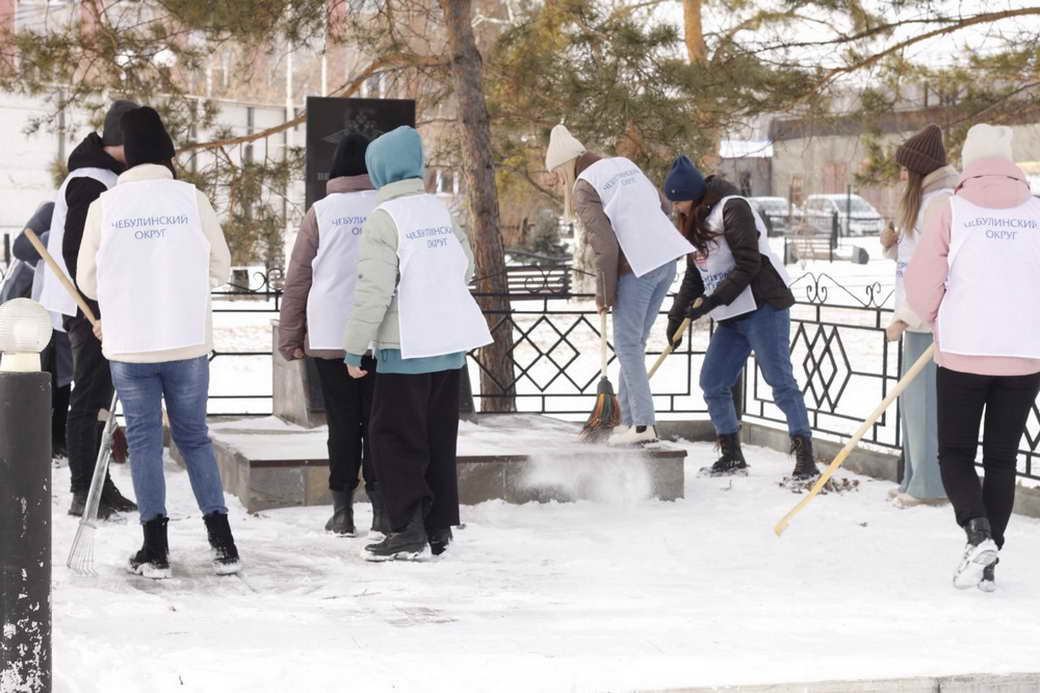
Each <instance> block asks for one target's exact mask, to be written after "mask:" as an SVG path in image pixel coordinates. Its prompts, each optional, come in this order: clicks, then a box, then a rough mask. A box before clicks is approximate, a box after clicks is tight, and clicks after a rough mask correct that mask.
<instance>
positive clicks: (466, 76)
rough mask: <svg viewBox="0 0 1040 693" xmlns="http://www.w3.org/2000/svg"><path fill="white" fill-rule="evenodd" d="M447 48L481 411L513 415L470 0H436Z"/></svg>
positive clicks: (505, 289) (494, 196)
mask: <svg viewBox="0 0 1040 693" xmlns="http://www.w3.org/2000/svg"><path fill="white" fill-rule="evenodd" d="M440 5H441V8H442V9H443V11H444V23H445V26H446V28H447V30H448V41H449V47H450V49H451V72H452V79H453V81H454V85H455V98H456V100H457V101H458V109H459V120H460V121H461V122H462V130H461V132H460V135H461V139H462V161H463V164H462V171H463V175H464V176H465V181H466V198H467V202H468V203H469V217H470V220H471V226H472V233H471V239H472V241H473V243H474V254H475V256H476V264H477V277H478V279H477V292H478V293H480V294H493V295H491V296H484V297H482V298H481V299H480V305H481V308H483V310H484V311H485V313H490V314H489V315H488V322H489V326H490V327H491V334H492V336H493V337H494V338H495V342H494V344H490V345H488V346H486V347H483V348H482V349H481V350H480V361H481V363H482V364H483V370H482V371H481V373H480V393H481V411H485V412H488V411H495V412H501V411H516V387H515V386H514V384H513V378H514V375H513V359H512V353H513V322H512V318H511V315H510V313H511V308H510V303H509V298H508V293H509V283H508V281H507V278H506V273H505V272H506V266H505V253H504V252H503V249H502V235H501V232H500V230H499V209H498V193H497V190H496V188H495V168H494V162H493V160H492V156H491V119H490V117H489V116H488V110H487V102H486V101H485V99H484V84H483V77H482V74H481V72H482V67H483V60H482V58H481V56H480V52H479V51H478V50H477V41H476V38H475V37H474V35H473V24H472V0H440Z"/></svg>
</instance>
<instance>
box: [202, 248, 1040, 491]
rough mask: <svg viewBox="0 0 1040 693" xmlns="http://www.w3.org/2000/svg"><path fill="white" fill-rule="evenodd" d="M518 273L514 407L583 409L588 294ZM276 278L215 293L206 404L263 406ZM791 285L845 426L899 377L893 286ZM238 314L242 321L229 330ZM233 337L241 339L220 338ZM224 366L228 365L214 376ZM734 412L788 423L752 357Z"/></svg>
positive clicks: (807, 340)
mask: <svg viewBox="0 0 1040 693" xmlns="http://www.w3.org/2000/svg"><path fill="white" fill-rule="evenodd" d="M511 271H514V270H512V268H511ZM515 271H516V272H517V275H516V277H515V278H514V277H511V278H510V289H511V293H510V299H511V304H512V307H511V310H509V311H508V312H507V311H499V312H497V313H494V312H492V313H489V314H488V317H489V318H491V323H492V324H497V323H504V324H508V325H509V327H510V328H511V329H512V331H513V337H514V349H513V361H514V365H515V368H514V373H513V383H512V384H513V385H514V387H515V389H516V393H517V394H516V401H517V408H518V409H519V410H520V411H527V412H538V413H545V414H552V415H556V416H562V417H571V418H577V417H584V416H585V415H587V414H588V412H589V411H590V410H591V408H592V406H593V402H594V399H595V395H596V384H597V382H598V379H599V346H598V345H599V319H598V316H597V313H596V309H595V305H594V302H593V300H592V299H593V297H592V296H590V295H586V294H572V293H570V291H569V287H570V285H571V284H570V279H569V277H568V276H567V273H568V272H569V270H568V269H566V268H564V267H560V266H555V267H553V266H549V267H546V266H536V265H526V266H524V267H522V268H517V269H516V270H515ZM281 279H282V275H281V272H280V271H279V270H273V271H271V272H269V273H267V274H263V273H254V274H253V275H252V276H251V277H249V278H248V279H247V280H245V281H243V280H242V279H241V278H239V281H238V283H237V285H232V286H230V287H228V288H227V289H225V290H221V291H216V292H214V294H213V301H214V312H215V313H216V316H215V319H214V325H215V328H216V331H217V335H216V336H215V342H216V347H217V350H216V351H215V352H214V354H213V356H212V363H213V365H214V373H215V377H214V380H213V386H212V389H211V391H212V395H211V400H212V403H211V414H269V413H270V412H271V394H270V374H271V364H270V359H271V351H272V345H271V342H270V340H271V336H270V329H269V319H273V318H275V317H277V312H278V310H279V307H280V298H281ZM792 290H793V291H794V292H795V297H796V299H797V304H796V305H795V306H794V308H792V312H791V328H792V329H791V351H792V357H793V360H794V364H795V376H796V377H797V378H798V380H799V382H800V383H802V386H803V391H804V393H805V398H806V406H807V408H808V410H809V414H810V420H811V422H812V424H813V428H814V429H815V430H816V431H818V432H820V433H823V434H831V435H837V436H847V435H849V434H850V433H851V432H852V431H853V430H855V428H857V427H858V425H859V423H860V422H862V420H863V419H864V418H865V417H866V416H867V415H868V414H869V413H870V412H871V411H872V410H873V409H874V407H875V406H876V404H877V403H878V402H879V401H881V399H882V398H884V396H885V395H886V394H887V393H888V392H889V391H890V390H891V388H892V387H893V386H894V385H895V383H896V382H897V381H898V380H899V374H900V370H901V367H902V362H901V358H900V348H899V345H898V344H892V343H888V342H887V341H886V340H885V333H884V328H885V327H886V326H887V324H888V322H889V320H890V316H891V312H892V311H891V309H890V308H887V307H885V306H886V304H887V303H889V302H890V300H891V294H890V292H886V291H884V290H883V289H882V287H881V285H880V284H872V285H868V286H866V287H863V288H861V289H860V290H859V291H858V292H857V291H853V290H851V289H849V288H846V287H844V286H842V285H841V284H840V283H839V282H838V281H836V280H835V279H834V278H832V277H831V276H829V275H827V274H805V275H803V276H801V277H799V278H798V279H796V280H795V282H794V284H793V286H792ZM670 304H671V301H670V300H669V301H666V303H665V305H664V307H663V310H662V315H661V318H660V319H659V321H658V324H657V325H656V326H655V329H654V332H653V333H652V335H651V341H650V344H649V349H648V359H647V361H648V363H650V362H652V358H654V357H656V355H657V354H659V353H660V352H661V349H662V348H663V347H664V346H665V343H664V339H665V337H664V328H665V324H666V320H665V317H664V311H666V310H667V308H668V307H669V306H670ZM236 323H237V324H239V325H245V326H246V327H233V328H227V325H228V324H236ZM225 329H227V331H225ZM712 329H713V325H705V326H698V327H696V328H694V329H691V331H690V333H689V334H687V335H686V336H685V338H684V341H683V344H682V346H681V347H680V349H678V350H677V351H676V352H675V353H674V354H673V355H672V356H671V357H670V358H669V359H668V361H667V362H666V363H665V365H664V366H663V367H662V369H661V371H659V373H658V374H657V375H656V376H655V378H654V381H653V382H652V388H653V392H654V398H655V405H656V409H657V412H658V414H659V416H661V418H688V417H690V416H691V415H698V416H706V415H707V409H706V407H705V405H704V401H703V399H702V398H701V394H700V388H699V387H698V384H697V378H698V375H699V373H700V367H701V363H702V360H703V358H704V352H705V349H706V348H707V344H708V340H709V338H710V334H711V330H712ZM250 331H251V332H252V333H253V337H252V338H251V339H248V338H245V337H243V332H245V333H248V332H250ZM247 336H248V335H247ZM225 337H227V338H226V339H225ZM264 339H266V342H264V341H262V340H264ZM236 342H238V343H239V344H240V345H242V346H243V347H244V348H231V347H230V346H228V345H231V346H234V344H235V343H236ZM249 360H253V362H252V365H251V366H248V367H246V366H242V367H238V366H236V365H235V364H236V363H245V362H247V361H249ZM611 363H612V367H611V377H612V379H613V382H614V383H615V384H616V383H617V369H616V364H614V361H613V359H612V362H611ZM482 368H483V366H482V364H481V362H480V355H479V353H478V352H475V353H473V354H471V355H470V360H469V374H470V378H471V382H472V386H473V390H474V392H473V396H474V398H475V400H478V401H479V400H480V398H481V393H480V388H479V385H480V374H481V370H482ZM221 369H224V370H228V371H230V375H227V376H226V377H221V376H219V371H221ZM897 406H898V405H897ZM478 410H479V404H478ZM740 410H741V412H742V415H743V416H744V417H746V418H748V419H750V420H759V421H763V422H770V423H772V424H779V425H783V423H784V417H783V414H782V412H780V410H779V409H778V408H777V407H776V405H775V404H774V403H773V401H772V393H771V391H770V388H769V386H768V384H767V383H766V382H765V380H764V378H763V377H762V374H761V371H760V370H759V369H758V368H757V367H756V365H755V360H754V357H753V356H752V357H751V358H750V359H749V364H748V368H747V369H746V370H745V376H744V387H743V396H742V400H741V402H740ZM865 440H866V441H867V442H869V443H872V444H875V445H879V446H883V447H886V448H891V449H898V448H899V447H900V424H899V415H898V409H897V407H893V408H892V409H890V410H889V411H888V412H887V413H886V414H885V415H884V416H883V417H882V418H881V419H880V420H879V421H878V423H877V424H876V425H875V426H874V427H873V428H872V430H871V432H870V433H869V434H868V435H867V436H866V438H865ZM1024 443H1025V444H1026V446H1027V447H1026V448H1025V449H1023V450H1022V451H1021V455H1020V460H1019V474H1020V475H1021V476H1023V477H1028V478H1032V479H1040V468H1038V467H1037V466H1036V464H1035V463H1034V460H1035V455H1036V454H1037V448H1038V446H1040V410H1038V409H1037V408H1035V407H1034V410H1033V413H1032V415H1031V416H1030V420H1029V427H1028V431H1027V434H1026V436H1025V439H1024Z"/></svg>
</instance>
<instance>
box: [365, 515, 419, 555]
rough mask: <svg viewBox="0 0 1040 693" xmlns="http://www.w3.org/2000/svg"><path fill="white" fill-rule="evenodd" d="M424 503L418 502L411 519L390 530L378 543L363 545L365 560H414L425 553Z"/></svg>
mask: <svg viewBox="0 0 1040 693" xmlns="http://www.w3.org/2000/svg"><path fill="white" fill-rule="evenodd" d="M425 507H426V504H425V503H419V504H418V505H417V506H416V508H415V512H414V513H413V514H412V519H410V520H409V521H408V524H407V525H405V526H404V527H403V528H401V529H400V530H398V531H396V532H391V533H390V536H388V537H387V538H386V539H384V540H383V541H381V542H379V543H378V544H369V545H368V546H366V547H365V560H369V561H393V560H404V561H416V560H420V559H421V558H422V557H423V554H425V553H426V546H427V537H426V527H425V525H424V521H425V515H426V512H425Z"/></svg>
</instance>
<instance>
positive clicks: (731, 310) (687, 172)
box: [664, 156, 819, 481]
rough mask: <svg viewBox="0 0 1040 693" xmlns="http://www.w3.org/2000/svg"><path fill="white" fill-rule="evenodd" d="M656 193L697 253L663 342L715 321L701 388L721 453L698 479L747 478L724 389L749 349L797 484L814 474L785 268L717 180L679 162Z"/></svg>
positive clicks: (744, 204)
mask: <svg viewBox="0 0 1040 693" xmlns="http://www.w3.org/2000/svg"><path fill="white" fill-rule="evenodd" d="M664 192H665V195H667V197H668V199H669V200H671V201H672V202H673V203H674V204H675V208H676V210H677V211H678V213H679V224H680V227H681V228H682V229H683V234H684V235H685V236H686V238H688V239H689V240H690V242H691V243H692V244H693V246H694V247H695V248H696V252H695V253H694V254H693V255H692V256H691V257H689V258H688V259H687V267H686V275H685V277H684V278H683V282H682V286H681V287H680V289H679V293H678V294H677V295H676V297H675V301H674V303H673V305H672V309H671V311H669V314H668V318H669V324H668V338H669V339H670V340H672V342H673V343H676V344H678V343H679V342H680V341H681V340H682V335H681V334H677V332H678V328H679V324H680V323H681V322H682V320H683V317H684V316H685V317H688V318H690V319H691V320H697V319H700V318H702V317H704V316H710V317H711V319H712V320H714V321H715V331H714V333H713V334H712V337H711V342H710V344H709V345H708V351H707V353H706V354H705V356H704V362H703V364H702V365H701V375H700V386H701V390H702V392H703V393H704V400H705V402H706V403H707V405H708V414H709V415H710V416H711V422H712V424H714V426H715V431H716V433H717V435H718V441H719V448H720V449H721V452H722V455H721V457H719V459H718V460H717V461H716V462H715V464H713V465H712V466H711V467H708V468H705V469H703V470H702V472H703V473H705V474H708V475H711V476H729V475H744V474H747V469H748V464H747V461H746V460H745V459H744V453H743V451H742V450H741V446H740V419H739V418H738V416H737V411H736V407H735V406H734V403H733V385H734V384H735V383H736V381H737V378H738V377H740V373H741V371H742V370H743V368H744V366H745V364H746V363H747V359H748V356H750V354H751V352H752V351H754V352H755V358H756V360H757V362H758V367H759V368H760V369H761V370H762V374H763V375H764V376H765V379H766V382H767V383H769V385H770V386H771V387H772V390H773V401H774V402H776V405H777V406H778V407H779V408H780V410H781V411H783V412H784V415H785V416H786V417H787V429H788V432H789V434H790V436H791V451H792V452H793V453H794V455H795V466H794V471H793V472H792V475H791V476H792V478H793V479H794V480H796V481H803V480H807V479H811V478H813V477H815V476H816V475H817V474H819V471H818V470H817V468H816V460H815V459H814V457H813V448H812V428H811V427H810V425H809V415H808V413H807V412H806V408H805V399H804V397H803V396H802V391H801V389H799V387H798V382H797V381H796V380H795V377H794V369H793V367H792V365H791V352H790V348H791V347H790V338H791V306H792V305H794V295H793V294H792V293H791V290H790V288H788V287H789V285H790V283H791V280H790V278H789V277H788V276H787V271H786V270H785V269H784V265H783V263H782V262H781V261H780V258H778V257H777V256H776V253H775V252H774V251H773V249H772V247H771V246H770V245H769V237H768V234H767V233H766V227H765V223H764V222H763V221H762V218H761V217H760V216H759V214H758V213H757V212H756V211H755V210H754V208H753V207H752V206H751V205H750V204H749V203H748V201H747V200H746V199H744V198H743V197H741V196H740V195H739V193H738V191H737V189H736V187H734V186H733V184H731V183H729V182H727V181H725V180H723V179H722V178H719V177H718V176H709V177H708V178H707V179H705V178H704V176H703V175H702V174H701V172H700V171H698V170H697V168H696V167H695V166H694V165H693V163H692V162H691V161H690V160H689V159H688V158H687V157H685V156H680V157H678V158H677V159H676V160H675V163H674V164H673V165H672V169H671V171H670V172H669V173H668V177H667V179H666V180H665V184H664ZM697 299H700V300H701V302H700V303H699V304H697ZM695 304H696V305H695Z"/></svg>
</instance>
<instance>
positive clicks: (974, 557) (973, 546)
mask: <svg viewBox="0 0 1040 693" xmlns="http://www.w3.org/2000/svg"><path fill="white" fill-rule="evenodd" d="M964 533H965V535H967V538H968V543H967V545H966V546H965V547H964V555H963V556H962V557H961V562H960V563H959V564H958V565H957V570H955V571H954V573H953V586H954V587H956V588H957V589H961V590H963V589H968V588H971V587H979V588H981V584H980V583H981V582H982V580H983V578H984V576H985V572H986V568H988V567H990V566H992V565H995V564H996V562H997V550H998V549H997V544H996V542H994V541H993V533H992V530H991V528H990V524H989V519H988V518H985V517H976V518H973V519H971V520H968V523H967V524H966V525H964Z"/></svg>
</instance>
